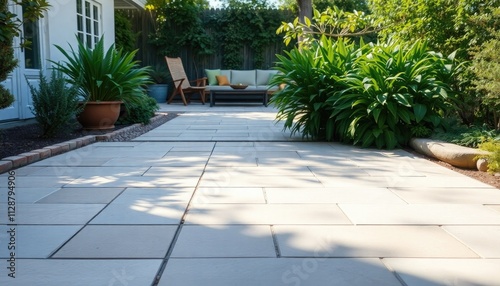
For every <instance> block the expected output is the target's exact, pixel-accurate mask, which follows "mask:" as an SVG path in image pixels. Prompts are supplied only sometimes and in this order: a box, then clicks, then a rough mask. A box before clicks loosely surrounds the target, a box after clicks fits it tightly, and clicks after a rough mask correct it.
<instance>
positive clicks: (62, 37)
mask: <svg viewBox="0 0 500 286" xmlns="http://www.w3.org/2000/svg"><path fill="white" fill-rule="evenodd" d="M87 1H88V0H87ZM49 2H50V4H51V5H52V7H51V8H50V10H49V12H48V13H47V14H48V15H47V18H48V21H47V22H48V25H49V29H48V34H49V35H48V39H49V40H48V43H49V45H50V46H49V48H48V51H49V53H48V55H47V57H48V59H51V60H53V61H62V60H63V59H64V57H63V55H62V54H61V53H60V52H59V51H58V50H57V49H56V48H55V47H54V44H56V45H59V46H61V47H63V48H68V49H69V45H70V44H71V46H72V47H73V48H75V49H76V46H77V43H78V42H77V40H76V34H77V22H76V0H49ZM91 2H95V3H100V4H101V7H102V10H101V21H102V25H101V28H102V33H101V35H103V36H104V44H105V46H106V47H109V46H111V45H112V44H114V41H115V29H114V26H115V16H114V15H115V14H114V3H113V1H111V0H99V1H91Z"/></svg>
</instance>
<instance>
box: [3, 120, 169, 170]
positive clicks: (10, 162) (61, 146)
mask: <svg viewBox="0 0 500 286" xmlns="http://www.w3.org/2000/svg"><path fill="white" fill-rule="evenodd" d="M162 116H165V115H164V114H158V115H156V116H155V117H153V118H151V121H150V124H151V123H153V122H155V121H157V120H159V119H160V118H161V117H162ZM142 126H144V125H143V124H141V123H136V124H133V125H130V126H127V127H125V128H122V129H118V130H115V131H113V132H110V133H107V134H102V135H87V136H84V137H80V138H77V139H72V140H68V141H65V142H62V143H58V144H54V145H50V146H46V147H43V148H41V149H36V150H32V151H30V152H25V153H21V154H19V155H15V156H9V157H5V158H3V159H0V174H3V173H5V172H8V171H10V170H12V169H17V168H20V167H23V166H26V165H29V164H32V163H35V162H38V161H40V160H43V159H47V158H49V157H52V156H56V155H59V154H63V153H66V152H69V151H72V150H75V149H78V148H81V147H84V146H87V145H90V144H92V143H95V142H106V141H110V140H112V139H113V138H115V137H117V136H120V135H122V134H124V133H127V132H130V131H133V130H135V129H137V128H140V127H142Z"/></svg>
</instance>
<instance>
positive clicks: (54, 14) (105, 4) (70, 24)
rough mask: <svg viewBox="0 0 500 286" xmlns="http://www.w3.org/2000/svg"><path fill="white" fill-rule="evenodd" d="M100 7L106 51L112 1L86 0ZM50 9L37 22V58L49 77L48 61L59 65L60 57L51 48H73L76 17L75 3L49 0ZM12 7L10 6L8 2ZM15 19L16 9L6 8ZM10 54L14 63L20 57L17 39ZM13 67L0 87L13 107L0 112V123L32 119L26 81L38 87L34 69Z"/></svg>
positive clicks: (111, 30)
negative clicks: (38, 38) (10, 99)
mask: <svg viewBox="0 0 500 286" xmlns="http://www.w3.org/2000/svg"><path fill="white" fill-rule="evenodd" d="M86 1H90V2H93V3H98V4H100V7H101V19H100V21H101V25H100V35H104V44H105V46H106V48H108V47H110V46H111V45H112V44H113V43H114V38H115V31H114V1H113V0H86ZM48 2H49V4H50V5H51V7H50V8H49V11H47V12H46V13H45V17H44V18H43V19H41V20H40V52H41V55H40V58H41V69H40V70H41V71H42V73H44V74H46V75H48V74H50V67H51V64H50V62H49V60H53V61H63V60H64V56H63V55H62V54H61V52H59V50H57V49H56V48H55V46H54V44H57V45H59V46H61V47H63V48H65V49H67V50H69V49H70V46H69V45H71V46H72V47H73V48H74V49H76V48H77V43H78V42H77V38H76V34H77V32H78V31H77V16H76V0H49V1H48ZM11 4H12V2H11ZM10 7H11V8H12V9H14V10H15V12H16V13H17V14H18V15H19V12H20V11H19V10H20V9H19V6H14V5H11V6H10ZM14 54H15V57H16V58H18V59H22V57H23V56H21V55H22V52H21V49H20V47H19V38H16V39H14ZM22 63H23V61H21V60H20V66H19V67H17V68H16V69H15V70H14V71H13V72H12V73H11V74H10V75H9V78H8V79H7V80H6V81H4V82H2V83H0V84H2V85H4V86H6V87H7V88H8V89H9V90H10V91H11V92H12V94H13V95H14V98H15V103H14V104H13V105H12V106H10V107H9V108H7V109H2V110H0V122H3V121H11V120H18V119H28V118H32V117H34V115H33V114H32V113H31V102H32V100H31V94H30V90H29V88H28V85H27V80H28V81H29V82H30V83H31V84H32V85H34V86H37V85H38V83H39V73H40V70H38V69H25V68H24V67H23V66H22Z"/></svg>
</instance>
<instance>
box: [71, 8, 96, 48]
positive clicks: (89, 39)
mask: <svg viewBox="0 0 500 286" xmlns="http://www.w3.org/2000/svg"><path fill="white" fill-rule="evenodd" d="M100 11H101V7H100V6H99V5H98V4H97V3H95V2H93V1H86V0H77V1H76V19H77V26H78V38H79V39H80V40H81V41H82V42H83V43H85V44H87V46H88V47H94V46H95V44H96V43H97V42H98V41H99V37H100V33H101V29H100V26H101V21H100V19H101V13H100Z"/></svg>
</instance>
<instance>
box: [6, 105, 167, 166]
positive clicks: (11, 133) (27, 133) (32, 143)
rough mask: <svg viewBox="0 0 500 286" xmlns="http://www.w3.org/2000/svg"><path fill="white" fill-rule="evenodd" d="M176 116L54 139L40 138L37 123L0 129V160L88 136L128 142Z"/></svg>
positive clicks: (71, 131)
mask: <svg viewBox="0 0 500 286" xmlns="http://www.w3.org/2000/svg"><path fill="white" fill-rule="evenodd" d="M176 116H177V114H174V113H168V114H165V113H164V114H158V115H157V116H155V117H154V118H152V120H151V123H150V124H148V125H142V124H125V125H118V124H117V125H115V128H114V129H110V130H84V129H81V128H75V129H72V130H70V131H69V132H66V133H61V134H58V136H56V137H54V138H42V137H41V135H42V129H41V128H40V127H39V126H38V124H37V123H30V124H26V125H22V126H17V127H12V128H8V129H1V128H0V159H1V158H5V157H9V156H15V155H18V154H21V153H25V152H29V151H31V150H35V149H41V148H43V147H46V146H50V145H54V144H58V143H62V142H65V141H68V140H72V139H76V138H81V137H85V136H88V135H106V134H113V135H114V136H112V138H110V140H111V141H128V140H131V139H133V138H135V137H137V136H140V135H141V134H144V133H146V132H148V131H149V130H151V129H154V128H156V127H158V126H160V125H162V124H163V123H165V122H167V121H169V120H171V119H173V118H175V117H176Z"/></svg>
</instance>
